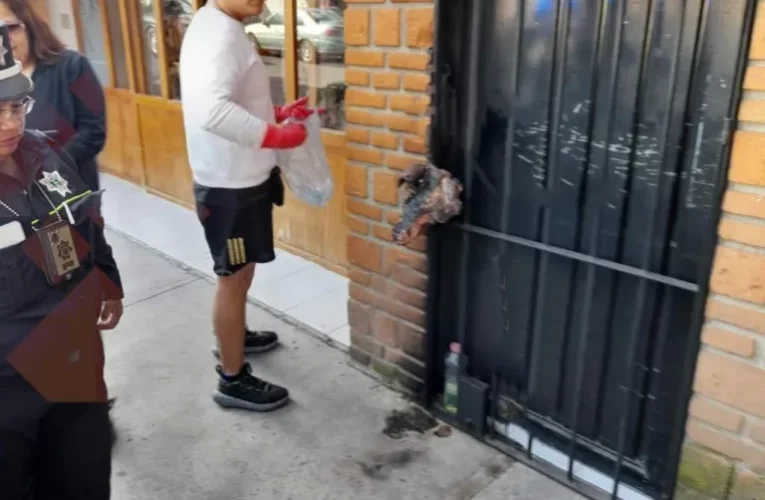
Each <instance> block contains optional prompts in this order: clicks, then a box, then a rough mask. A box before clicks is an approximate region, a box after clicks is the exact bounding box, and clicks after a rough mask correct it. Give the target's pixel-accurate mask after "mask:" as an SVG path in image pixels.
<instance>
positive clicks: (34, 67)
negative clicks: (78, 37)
mask: <svg viewBox="0 0 765 500" xmlns="http://www.w3.org/2000/svg"><path fill="white" fill-rule="evenodd" d="M29 4H30V2H29V1H28V0H0V21H5V22H6V24H8V28H9V31H10V34H11V44H12V46H13V53H14V54H15V57H16V59H17V60H18V61H20V62H21V65H22V68H23V71H24V74H25V75H27V76H28V77H30V78H31V79H32V81H33V82H34V85H35V89H34V91H33V92H32V98H34V100H35V102H36V104H35V106H34V109H33V110H32V111H31V112H30V113H29V116H27V127H28V128H30V129H37V130H40V131H42V132H44V133H45V134H47V135H50V136H51V137H52V138H53V139H54V140H55V141H56V143H57V144H60V145H61V146H62V149H63V152H62V153H61V154H63V155H65V156H70V157H71V160H72V161H73V163H74V164H76V165H77V168H78V170H79V174H80V176H81V177H82V179H83V180H84V181H85V183H86V184H87V185H88V187H90V189H92V190H94V191H96V190H98V188H99V181H98V166H97V165H96V156H97V155H98V153H100V152H101V150H102V149H103V148H104V142H105V140H106V118H105V104H104V92H103V88H102V87H101V84H100V83H99V81H98V78H97V77H96V74H95V73H94V71H93V68H92V67H91V65H90V63H89V62H88V60H87V59H86V58H85V57H84V56H82V55H81V54H79V53H77V52H74V51H72V50H66V49H65V47H64V44H63V43H61V41H60V40H59V39H58V38H57V37H56V35H54V34H53V32H52V31H51V29H50V27H49V26H48V25H47V24H46V23H45V21H44V20H43V19H42V18H41V17H40V16H39V15H38V14H37V13H36V12H35V11H34V10H33V9H32V8H31V7H30V5H29Z"/></svg>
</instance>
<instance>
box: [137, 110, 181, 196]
mask: <svg viewBox="0 0 765 500" xmlns="http://www.w3.org/2000/svg"><path fill="white" fill-rule="evenodd" d="M137 99H138V122H139V124H140V128H141V141H142V143H143V163H144V170H145V172H146V187H147V188H149V189H150V190H152V191H153V192H155V193H156V194H159V195H161V196H164V197H166V198H169V199H172V200H176V201H179V202H181V203H183V204H185V205H192V204H193V202H194V198H193V193H192V176H191V168H190V167H189V162H188V159H187V155H186V135H185V132H184V130H183V113H182V111H181V103H179V102H177V101H167V100H165V99H162V98H161V97H152V96H138V97H137Z"/></svg>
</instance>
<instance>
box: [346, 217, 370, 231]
mask: <svg viewBox="0 0 765 500" xmlns="http://www.w3.org/2000/svg"><path fill="white" fill-rule="evenodd" d="M346 220H347V225H348V229H350V230H351V231H353V232H354V233H358V234H363V235H367V234H369V222H366V221H363V220H361V219H357V218H356V217H351V216H350V215H349V216H348V217H347V219H346Z"/></svg>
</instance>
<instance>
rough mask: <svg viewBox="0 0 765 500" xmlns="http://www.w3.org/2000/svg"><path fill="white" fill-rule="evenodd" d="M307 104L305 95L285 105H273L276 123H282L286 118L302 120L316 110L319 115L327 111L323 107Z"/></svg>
mask: <svg viewBox="0 0 765 500" xmlns="http://www.w3.org/2000/svg"><path fill="white" fill-rule="evenodd" d="M307 104H308V97H307V96H306V97H301V98H300V99H298V100H297V101H294V102H291V103H290V104H287V105H285V106H275V113H276V123H282V122H283V121H284V120H286V119H287V118H293V119H296V120H300V121H303V120H305V119H306V118H308V117H309V116H311V115H312V114H314V113H316V112H318V113H319V115H323V114H324V113H326V111H327V110H325V109H324V108H319V109H312V108H309V107H307V106H306V105H307Z"/></svg>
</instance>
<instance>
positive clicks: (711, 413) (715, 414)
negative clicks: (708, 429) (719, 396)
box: [689, 394, 744, 433]
mask: <svg viewBox="0 0 765 500" xmlns="http://www.w3.org/2000/svg"><path fill="white" fill-rule="evenodd" d="M689 411H690V414H691V416H693V417H696V418H698V419H699V420H703V421H705V422H708V423H710V424H712V425H714V426H715V427H719V428H721V429H725V430H726V431H730V432H735V433H738V432H741V429H742V428H743V427H744V417H743V415H741V414H740V413H736V411H735V410H731V409H730V408H727V407H725V406H723V405H721V404H720V403H717V402H715V401H713V400H711V399H709V398H705V397H704V396H701V395H699V394H696V395H695V396H694V397H693V401H691V407H690V410H689Z"/></svg>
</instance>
